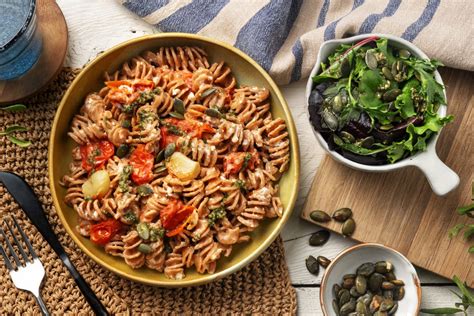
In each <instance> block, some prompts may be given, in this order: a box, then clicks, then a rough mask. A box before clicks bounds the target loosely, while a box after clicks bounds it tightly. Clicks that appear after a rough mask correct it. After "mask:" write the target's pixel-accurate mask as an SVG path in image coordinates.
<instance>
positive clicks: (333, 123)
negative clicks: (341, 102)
mask: <svg viewBox="0 0 474 316" xmlns="http://www.w3.org/2000/svg"><path fill="white" fill-rule="evenodd" d="M321 117H322V119H323V121H324V123H326V126H327V127H328V128H329V129H330V130H332V131H335V130H337V127H338V125H339V122H338V119H337V116H336V115H334V114H333V113H332V112H329V111H328V110H324V111H323V112H322V113H321Z"/></svg>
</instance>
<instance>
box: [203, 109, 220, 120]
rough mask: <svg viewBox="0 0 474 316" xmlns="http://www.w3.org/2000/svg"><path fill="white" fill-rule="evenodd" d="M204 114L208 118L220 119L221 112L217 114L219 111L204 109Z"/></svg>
mask: <svg viewBox="0 0 474 316" xmlns="http://www.w3.org/2000/svg"><path fill="white" fill-rule="evenodd" d="M204 113H206V115H209V116H210V117H215V118H221V117H222V114H221V112H219V110H217V109H214V108H210V109H206V111H205V112H204Z"/></svg>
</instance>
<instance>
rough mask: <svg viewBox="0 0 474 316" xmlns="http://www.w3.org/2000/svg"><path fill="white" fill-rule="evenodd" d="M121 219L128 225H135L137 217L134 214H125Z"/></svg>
mask: <svg viewBox="0 0 474 316" xmlns="http://www.w3.org/2000/svg"><path fill="white" fill-rule="evenodd" d="M123 219H124V220H125V221H126V222H127V223H128V224H130V225H133V224H137V223H138V217H137V215H136V214H135V213H133V212H127V213H125V215H123Z"/></svg>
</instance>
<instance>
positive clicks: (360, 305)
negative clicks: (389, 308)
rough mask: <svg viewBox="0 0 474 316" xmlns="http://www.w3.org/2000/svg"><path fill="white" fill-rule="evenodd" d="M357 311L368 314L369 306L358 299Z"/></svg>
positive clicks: (360, 313)
mask: <svg viewBox="0 0 474 316" xmlns="http://www.w3.org/2000/svg"><path fill="white" fill-rule="evenodd" d="M355 311H356V312H357V313H359V315H364V316H365V315H368V314H367V313H368V312H369V311H368V310H367V306H366V305H365V304H364V302H363V301H357V304H356V309H355Z"/></svg>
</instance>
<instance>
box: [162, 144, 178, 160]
mask: <svg viewBox="0 0 474 316" xmlns="http://www.w3.org/2000/svg"><path fill="white" fill-rule="evenodd" d="M175 150H176V144H175V143H171V144H168V146H166V148H165V153H164V156H165V159H168V158H169V157H171V155H172V154H173V153H174V152H175Z"/></svg>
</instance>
